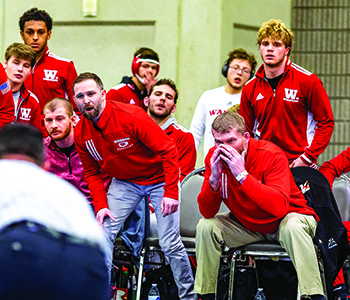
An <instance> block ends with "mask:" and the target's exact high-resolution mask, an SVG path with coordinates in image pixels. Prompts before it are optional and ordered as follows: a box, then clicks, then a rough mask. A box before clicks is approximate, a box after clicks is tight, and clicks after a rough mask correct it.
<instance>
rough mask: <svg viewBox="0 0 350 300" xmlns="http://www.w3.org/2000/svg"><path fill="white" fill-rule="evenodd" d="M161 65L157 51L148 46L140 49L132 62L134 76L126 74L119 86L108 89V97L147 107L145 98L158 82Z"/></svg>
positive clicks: (108, 98)
mask: <svg viewBox="0 0 350 300" xmlns="http://www.w3.org/2000/svg"><path fill="white" fill-rule="evenodd" d="M159 67H160V64H159V57H158V54H157V53H156V52H155V51H153V50H152V49H150V48H146V47H142V48H140V49H138V50H137V51H136V52H135V53H134V59H133V61H132V64H131V71H132V75H133V76H132V77H128V76H124V77H123V78H122V81H121V82H120V83H119V84H118V85H117V86H115V87H113V88H111V89H110V90H109V91H108V93H107V96H106V99H107V100H115V101H120V102H124V103H128V104H133V105H138V106H140V107H142V108H145V106H144V101H143V100H144V98H145V97H146V96H147V95H148V93H149V91H150V89H151V86H152V85H153V84H155V83H156V82H157V79H156V78H155V77H156V76H157V75H158V73H159Z"/></svg>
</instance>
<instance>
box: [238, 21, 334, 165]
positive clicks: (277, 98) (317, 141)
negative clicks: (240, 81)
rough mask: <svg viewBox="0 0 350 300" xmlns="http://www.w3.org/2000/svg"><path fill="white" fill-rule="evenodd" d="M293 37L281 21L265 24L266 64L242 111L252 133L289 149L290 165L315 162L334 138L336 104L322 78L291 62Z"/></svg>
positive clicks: (262, 48) (262, 47)
mask: <svg viewBox="0 0 350 300" xmlns="http://www.w3.org/2000/svg"><path fill="white" fill-rule="evenodd" d="M293 39H294V34H293V32H292V31H291V30H290V29H289V28H287V27H286V25H285V24H284V23H283V22H282V21H280V20H274V19H271V20H269V21H267V22H265V23H263V24H262V27H261V28H260V30H259V32H258V39H257V44H258V45H259V50H260V54H261V58H262V60H263V65H262V66H261V67H260V68H259V69H258V71H257V72H256V74H255V77H254V79H253V80H251V81H249V82H248V83H247V84H246V85H245V87H244V88H243V91H242V98H241V105H240V109H239V113H240V115H242V116H243V118H244V120H245V123H246V126H247V129H248V131H249V133H250V134H251V135H253V136H254V137H255V138H260V139H263V140H268V141H271V142H273V143H274V144H276V145H277V146H279V147H280V148H282V150H284V151H285V153H286V154H287V157H288V160H289V164H290V167H297V166H315V163H316V160H317V158H318V156H319V155H320V154H321V153H322V152H323V151H324V150H325V149H326V147H327V146H328V143H329V141H330V138H331V136H332V132H333V128H334V119H333V113H332V107H331V105H330V102H329V99H328V96H327V93H326V91H325V89H324V87H323V84H322V82H321V80H320V79H319V78H318V77H317V76H316V75H315V74H313V73H311V72H309V71H307V70H305V69H303V68H302V67H300V66H298V65H296V64H295V63H292V62H291V61H290V59H289V56H290V53H291V48H292V44H293Z"/></svg>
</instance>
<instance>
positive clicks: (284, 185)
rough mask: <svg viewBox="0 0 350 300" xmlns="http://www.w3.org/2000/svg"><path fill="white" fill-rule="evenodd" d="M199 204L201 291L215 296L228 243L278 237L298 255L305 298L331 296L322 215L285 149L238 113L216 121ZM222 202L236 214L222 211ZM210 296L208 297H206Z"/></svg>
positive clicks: (197, 284)
mask: <svg viewBox="0 0 350 300" xmlns="http://www.w3.org/2000/svg"><path fill="white" fill-rule="evenodd" d="M212 132H213V136H214V140H215V147H213V148H211V149H210V151H209V153H208V155H207V157H206V159H205V179H204V182H203V186H202V190H201V193H200V194H199V196H198V199H197V200H198V205H199V210H200V212H201V214H202V215H203V217H204V219H201V220H200V221H199V223H198V225H197V234H196V253H197V262H198V268H197V273H196V281H195V291H196V292H197V293H200V294H202V299H205V300H207V299H214V296H215V290H216V281H217V276H218V269H219V262H220V255H221V249H222V246H228V247H237V246H241V245H245V244H249V243H252V242H256V241H267V240H277V241H279V242H280V243H281V245H282V246H283V247H284V248H285V249H286V251H287V252H288V254H289V256H290V257H291V259H292V262H293V264H294V267H295V270H296V272H297V276H298V282H299V289H300V292H301V294H302V295H303V297H304V298H305V299H310V298H307V297H311V299H322V300H323V299H325V298H324V296H323V288H322V282H321V278H320V273H319V269H318V263H317V258H316V253H315V250H314V245H313V242H312V238H313V236H314V234H315V231H316V227H317V221H318V217H317V215H316V214H315V212H314V211H313V209H312V208H310V207H308V206H307V204H306V200H305V198H304V196H303V195H302V193H301V192H300V190H299V189H298V187H297V186H296V184H295V182H294V179H293V177H292V174H291V171H290V169H289V166H288V160H287V157H286V155H285V153H284V152H283V151H282V150H281V149H280V148H279V147H277V146H276V145H274V144H272V143H270V142H268V141H263V140H260V141H256V140H254V139H251V138H250V134H249V133H248V132H247V131H246V127H245V124H244V120H243V118H242V117H240V116H239V115H238V114H236V113H234V112H230V111H228V112H226V113H224V114H221V115H219V116H218V117H217V118H216V119H215V120H214V122H213V125H212ZM221 202H224V203H225V205H226V206H227V208H228V209H229V210H230V213H223V214H218V215H216V214H217V212H218V211H219V209H220V205H221ZM203 294H204V296H203Z"/></svg>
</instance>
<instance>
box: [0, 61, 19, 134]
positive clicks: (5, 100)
mask: <svg viewBox="0 0 350 300" xmlns="http://www.w3.org/2000/svg"><path fill="white" fill-rule="evenodd" d="M14 114H15V104H14V102H13V97H12V91H11V86H10V83H9V81H8V80H7V75H6V72H5V69H4V67H3V65H2V64H1V63H0V128H1V127H2V126H4V125H5V124H8V123H11V122H12V121H13V117H14Z"/></svg>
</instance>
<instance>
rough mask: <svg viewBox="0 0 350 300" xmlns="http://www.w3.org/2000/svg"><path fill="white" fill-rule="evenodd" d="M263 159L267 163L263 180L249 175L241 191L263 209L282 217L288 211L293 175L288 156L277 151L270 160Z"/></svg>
mask: <svg viewBox="0 0 350 300" xmlns="http://www.w3.org/2000/svg"><path fill="white" fill-rule="evenodd" d="M282 155H283V156H284V157H282ZM262 160H263V161H264V163H265V164H266V169H265V172H264V173H265V174H264V176H263V181H262V182H261V181H259V180H257V179H256V178H254V177H253V176H251V175H248V176H247V178H246V179H245V181H244V182H243V184H242V185H241V187H240V191H242V192H243V193H244V194H245V195H246V196H247V197H248V198H250V199H251V200H252V201H254V202H255V203H256V204H257V205H258V206H259V207H260V208H261V209H262V210H264V211H266V212H268V213H269V214H271V215H273V216H275V217H276V218H282V217H283V216H285V215H286V214H287V213H288V210H289V199H290V193H291V190H290V189H291V176H292V175H291V172H290V169H289V165H288V160H287V157H286V156H285V154H284V153H276V154H275V155H274V156H273V160H271V161H270V162H267V159H262ZM248 173H249V172H248Z"/></svg>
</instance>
